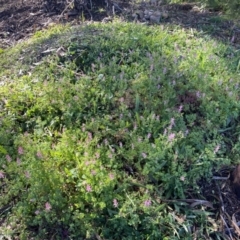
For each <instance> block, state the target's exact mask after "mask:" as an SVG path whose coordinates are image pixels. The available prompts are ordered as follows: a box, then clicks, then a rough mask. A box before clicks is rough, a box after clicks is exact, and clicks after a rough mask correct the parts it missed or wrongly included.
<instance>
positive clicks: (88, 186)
mask: <svg viewBox="0 0 240 240" xmlns="http://www.w3.org/2000/svg"><path fill="white" fill-rule="evenodd" d="M86 190H87V192H91V191H92V188H91V186H90V185H89V184H88V185H87V186H86Z"/></svg>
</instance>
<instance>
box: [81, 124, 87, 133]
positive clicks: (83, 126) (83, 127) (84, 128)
mask: <svg viewBox="0 0 240 240" xmlns="http://www.w3.org/2000/svg"><path fill="white" fill-rule="evenodd" d="M85 130H86V127H85V124H83V125H82V131H83V132H85Z"/></svg>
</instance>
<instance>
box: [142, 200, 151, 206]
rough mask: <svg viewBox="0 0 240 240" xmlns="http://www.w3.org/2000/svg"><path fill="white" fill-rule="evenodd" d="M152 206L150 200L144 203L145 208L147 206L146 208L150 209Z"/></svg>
mask: <svg viewBox="0 0 240 240" xmlns="http://www.w3.org/2000/svg"><path fill="white" fill-rule="evenodd" d="M151 204H152V202H151V200H150V199H148V200H146V201H145V202H144V206H145V207H150V206H151Z"/></svg>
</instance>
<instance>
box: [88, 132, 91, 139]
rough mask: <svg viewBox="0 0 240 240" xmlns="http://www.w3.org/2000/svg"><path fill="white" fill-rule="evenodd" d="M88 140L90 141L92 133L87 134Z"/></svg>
mask: <svg viewBox="0 0 240 240" xmlns="http://www.w3.org/2000/svg"><path fill="white" fill-rule="evenodd" d="M88 140H90V141H91V140H92V133H91V132H88Z"/></svg>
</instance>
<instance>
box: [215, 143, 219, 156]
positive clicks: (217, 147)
mask: <svg viewBox="0 0 240 240" xmlns="http://www.w3.org/2000/svg"><path fill="white" fill-rule="evenodd" d="M219 149H220V145H219V144H218V145H217V146H216V147H215V149H214V154H216V153H217V152H218V151H219Z"/></svg>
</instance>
